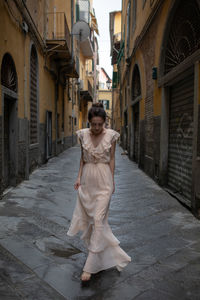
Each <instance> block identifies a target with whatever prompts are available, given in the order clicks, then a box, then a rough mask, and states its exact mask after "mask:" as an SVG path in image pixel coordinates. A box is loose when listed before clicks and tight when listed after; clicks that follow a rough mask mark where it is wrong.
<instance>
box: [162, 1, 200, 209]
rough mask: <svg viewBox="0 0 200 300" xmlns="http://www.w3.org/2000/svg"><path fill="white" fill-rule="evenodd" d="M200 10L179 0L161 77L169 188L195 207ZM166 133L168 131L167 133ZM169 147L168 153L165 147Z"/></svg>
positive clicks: (170, 24)
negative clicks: (194, 184)
mask: <svg viewBox="0 0 200 300" xmlns="http://www.w3.org/2000/svg"><path fill="white" fill-rule="evenodd" d="M199 20H200V9H199V4H198V3H197V1H195V0H192V1H187V0H182V1H177V2H176V3H175V4H174V7H173V8H172V10H171V14H170V17H169V21H168V24H167V30H166V33H165V36H164V40H165V42H164V43H163V48H164V52H163V56H162V63H161V74H162V76H163V80H164V83H165V87H163V89H164V93H163V95H165V96H164V98H163V99H164V100H163V101H164V102H163V104H164V105H163V109H164V110H163V111H162V120H163V121H162V124H163V127H162V130H161V135H162V136H164V135H165V136H167V138H164V137H163V138H161V139H162V141H164V140H165V141H167V145H162V146H161V156H163V157H164V156H165V157H166V158H167V161H166V162H164V163H163V161H162V165H166V167H165V172H166V180H165V183H166V185H167V186H168V187H169V188H170V190H171V191H173V192H174V193H175V194H176V195H177V197H178V198H179V199H180V200H181V201H183V202H184V203H185V204H187V205H188V206H192V198H193V196H192V195H193V194H192V193H193V192H192V191H193V182H192V177H193V175H192V172H193V170H192V166H193V155H194V153H193V150H194V149H193V143H194V94H195V83H194V75H195V68H194V64H195V55H196V53H197V51H198V50H199V48H200V27H199ZM165 130H168V132H166V131H165ZM165 147H166V148H167V153H166V150H165V149H164V148H165Z"/></svg>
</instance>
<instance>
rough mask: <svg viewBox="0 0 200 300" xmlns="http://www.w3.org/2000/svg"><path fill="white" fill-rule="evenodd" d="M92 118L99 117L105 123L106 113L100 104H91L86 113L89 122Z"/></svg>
mask: <svg viewBox="0 0 200 300" xmlns="http://www.w3.org/2000/svg"><path fill="white" fill-rule="evenodd" d="M93 117H100V118H102V119H103V120H104V122H105V121H106V112H105V110H104V108H103V104H102V103H100V102H97V103H93V104H92V107H91V108H90V109H89V112H88V120H89V122H90V121H91V120H92V118H93Z"/></svg>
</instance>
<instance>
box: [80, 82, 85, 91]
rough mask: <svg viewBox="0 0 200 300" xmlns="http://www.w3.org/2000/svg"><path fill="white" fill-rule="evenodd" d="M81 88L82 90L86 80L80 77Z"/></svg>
mask: <svg viewBox="0 0 200 300" xmlns="http://www.w3.org/2000/svg"><path fill="white" fill-rule="evenodd" d="M79 86H80V90H81V91H82V90H83V88H84V81H83V80H82V79H80V85H79Z"/></svg>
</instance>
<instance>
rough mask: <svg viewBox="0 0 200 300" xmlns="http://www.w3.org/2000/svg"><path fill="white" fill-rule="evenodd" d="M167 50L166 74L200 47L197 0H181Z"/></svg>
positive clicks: (199, 11)
mask: <svg viewBox="0 0 200 300" xmlns="http://www.w3.org/2000/svg"><path fill="white" fill-rule="evenodd" d="M179 3H180V4H179V6H178V7H177V8H176V11H175V14H174V17H173V20H172V23H171V26H170V33H169V36H168V41H167V45H166V50H165V64H164V65H165V68H164V69H165V70H164V72H165V74H166V73H168V72H169V71H171V70H172V69H173V68H174V67H175V66H177V65H179V64H180V63H182V62H183V61H184V60H185V59H186V58H187V57H189V56H190V55H192V54H193V53H194V52H195V51H197V50H198V49H199V48H200V22H199V20H200V9H199V5H198V3H197V1H195V0H190V1H188V0H182V1H179Z"/></svg>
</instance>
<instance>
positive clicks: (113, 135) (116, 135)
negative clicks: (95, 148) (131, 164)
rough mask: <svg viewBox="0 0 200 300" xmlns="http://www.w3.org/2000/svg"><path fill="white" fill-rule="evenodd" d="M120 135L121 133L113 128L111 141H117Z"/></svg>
mask: <svg viewBox="0 0 200 300" xmlns="http://www.w3.org/2000/svg"><path fill="white" fill-rule="evenodd" d="M119 137H120V134H119V133H118V132H117V131H115V130H112V137H111V143H113V142H115V141H117V140H118V138H119Z"/></svg>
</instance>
